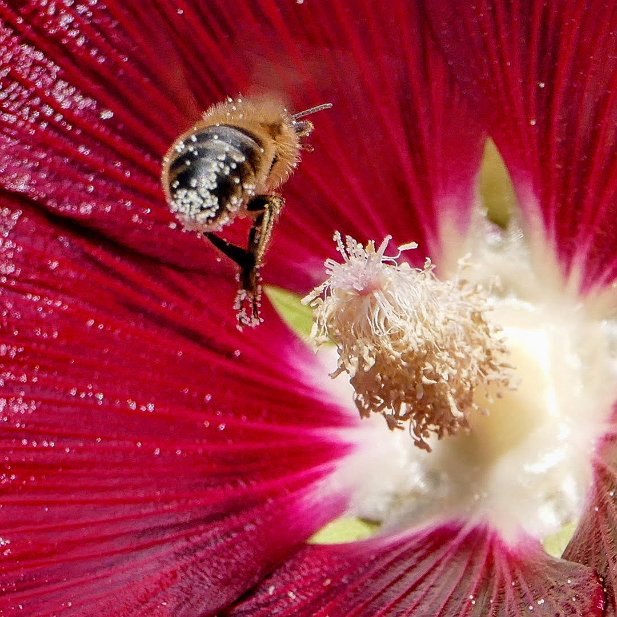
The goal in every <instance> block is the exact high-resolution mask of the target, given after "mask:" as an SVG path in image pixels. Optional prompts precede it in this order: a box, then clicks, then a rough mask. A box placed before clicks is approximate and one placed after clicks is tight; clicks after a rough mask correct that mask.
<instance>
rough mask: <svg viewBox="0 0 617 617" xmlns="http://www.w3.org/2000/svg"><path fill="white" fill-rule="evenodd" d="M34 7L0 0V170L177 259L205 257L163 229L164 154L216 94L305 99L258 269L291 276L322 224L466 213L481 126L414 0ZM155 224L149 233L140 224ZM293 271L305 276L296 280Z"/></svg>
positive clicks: (323, 233)
mask: <svg viewBox="0 0 617 617" xmlns="http://www.w3.org/2000/svg"><path fill="white" fill-rule="evenodd" d="M140 6H141V5H137V4H135V5H128V4H127V3H126V2H124V1H120V0H109V1H108V2H107V3H106V5H105V6H103V4H101V3H96V4H91V5H90V4H86V5H83V4H81V3H64V4H62V5H61V6H55V5H54V7H52V5H49V6H48V3H47V2H44V1H43V0H30V1H28V2H10V1H7V0H4V1H0V18H1V20H2V24H3V25H2V29H1V30H0V35H1V38H0V70H1V71H2V72H1V73H0V75H1V80H2V81H1V82H0V87H1V89H2V91H3V93H4V95H3V97H1V98H0V109H1V110H2V112H3V113H2V115H1V116H0V128H1V129H2V130H1V131H0V184H2V185H3V186H5V187H7V188H9V189H10V190H11V191H18V192H20V193H24V194H25V195H27V196H28V197H30V198H31V199H33V200H35V201H36V202H37V203H38V204H40V205H42V206H43V207H45V208H48V209H52V210H53V211H55V212H59V213H61V214H62V215H63V216H66V217H70V218H72V219H75V220H78V221H79V222H80V223H82V224H84V225H86V226H88V227H91V228H96V229H97V230H99V231H102V232H104V234H105V235H106V236H108V237H111V238H114V239H115V240H118V241H120V242H122V243H124V244H126V245H128V246H131V247H132V248H136V249H138V250H139V251H140V252H142V253H146V254H149V255H156V256H159V257H163V258H165V259H166V260H167V261H171V262H173V263H181V264H183V265H186V264H189V263H191V265H192V266H194V267H203V265H204V264H207V263H211V259H212V256H211V254H210V253H208V254H205V251H204V250H203V243H202V242H199V241H198V239H196V238H195V237H193V236H191V235H186V236H179V232H178V231H177V230H172V229H169V225H170V224H172V223H173V219H172V217H171V215H170V214H169V212H168V209H167V206H166V204H165V203H164V199H163V195H162V191H161V189H160V186H159V174H160V167H161V158H162V156H163V154H164V152H165V151H166V149H167V147H168V146H169V145H170V144H171V142H172V141H173V139H174V138H175V137H176V136H177V134H178V133H179V132H180V131H181V130H183V129H185V128H187V127H188V126H189V125H190V124H192V123H193V122H195V121H196V119H197V118H198V117H199V113H200V111H201V110H204V109H205V108H207V107H208V106H209V105H211V104H212V103H215V102H218V101H220V100H222V99H223V98H224V97H225V96H228V95H236V94H237V93H245V94H247V93H248V94H250V93H252V92H273V93H278V94H279V95H280V96H282V97H283V98H284V99H286V100H288V101H289V106H290V108H292V109H294V110H300V109H304V108H307V107H310V106H311V105H314V104H318V103H322V102H326V101H328V102H332V103H333V104H334V107H333V109H331V110H328V111H324V112H320V113H319V114H317V115H315V116H314V118H313V119H314V122H315V126H316V129H315V132H314V135H312V136H311V137H310V139H309V141H310V143H311V144H312V145H313V146H314V152H306V153H305V154H304V157H303V159H304V160H303V162H302V164H301V166H300V168H299V169H298V171H297V173H296V174H295V176H294V177H293V178H292V180H291V181H290V182H289V183H288V185H287V186H285V187H283V193H284V195H285V196H286V197H287V206H288V207H287V208H286V211H285V213H284V216H283V220H282V224H281V227H280V229H279V230H278V232H277V234H276V245H275V247H274V248H273V250H272V252H271V255H270V257H269V261H270V267H269V269H270V272H269V274H268V271H266V272H265V275H266V280H271V281H274V282H276V283H278V284H286V285H289V284H290V283H289V279H290V273H294V277H293V278H294V279H295V282H293V283H291V284H292V286H295V287H298V288H299V289H300V288H301V289H302V290H303V291H305V290H306V288H307V287H308V286H310V284H311V283H312V282H313V280H311V281H306V278H305V276H304V275H306V274H308V275H309V276H311V278H312V275H313V273H314V272H315V271H319V272H321V264H322V262H323V260H324V258H325V257H326V256H327V255H328V254H330V253H331V252H332V250H333V245H332V242H331V238H332V234H333V232H334V231H335V230H337V229H338V230H340V231H341V232H342V233H349V234H353V235H355V236H356V237H358V238H360V239H363V240H365V239H367V238H375V239H381V238H382V237H383V236H385V235H386V234H387V233H392V232H393V231H395V232H396V235H397V237H396V238H395V240H396V241H398V242H408V241H410V240H417V241H418V242H420V243H421V247H422V255H420V254H418V256H419V259H422V258H423V255H424V254H427V253H431V254H432V255H433V256H436V255H437V254H438V253H439V244H438V240H439V237H438V236H439V225H440V223H441V222H443V221H440V216H441V215H443V214H448V215H449V217H450V218H451V219H453V223H454V224H455V225H457V226H459V227H464V226H465V224H466V222H467V218H468V213H469V209H470V207H471V205H472V203H473V195H474V179H475V174H476V172H477V168H478V160H479V156H480V153H481V141H482V134H481V131H480V130H479V128H478V124H477V123H476V122H475V119H474V116H473V114H472V113H471V112H470V111H469V107H468V105H467V104H466V103H465V101H463V100H462V97H461V95H460V93H459V92H458V90H457V89H456V87H455V86H454V85H453V82H452V79H451V77H450V75H449V73H448V72H447V70H446V68H445V65H444V62H443V61H442V59H441V57H440V55H439V54H438V53H436V51H435V48H434V46H433V44H432V42H431V41H430V39H429V37H428V34H427V32H426V28H425V27H424V26H423V24H422V23H421V21H420V18H419V16H418V14H417V13H418V11H417V9H416V7H415V4H414V3H410V2H406V1H404V0H396V1H395V2H390V3H389V5H388V10H387V11H384V10H383V7H382V5H381V3H380V2H379V1H378V0H363V1H362V2H357V3H354V5H353V6H349V7H345V6H343V5H340V6H339V5H335V6H333V5H332V3H331V2H329V1H328V0H312V1H311V2H310V3H309V2H306V3H303V4H300V3H296V2H284V3H280V2H279V3H277V2H273V1H272V0H253V1H250V2H248V1H246V0H241V1H238V2H233V3H230V2H228V1H227V0H210V1H209V2H208V3H207V9H206V8H205V5H204V4H203V2H198V1H196V0H193V1H186V0H185V1H179V2H173V3H170V2H159V1H155V2H153V3H148V5H147V6H146V5H144V7H143V8H140ZM153 238H156V241H153ZM300 281H302V282H300Z"/></svg>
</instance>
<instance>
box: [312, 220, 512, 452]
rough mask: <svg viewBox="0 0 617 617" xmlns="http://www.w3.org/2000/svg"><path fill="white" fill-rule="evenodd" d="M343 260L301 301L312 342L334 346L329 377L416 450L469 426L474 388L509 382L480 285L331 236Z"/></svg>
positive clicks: (366, 413) (491, 389) (328, 269)
mask: <svg viewBox="0 0 617 617" xmlns="http://www.w3.org/2000/svg"><path fill="white" fill-rule="evenodd" d="M334 239H335V240H336V243H337V247H338V251H339V253H340V254H341V256H342V257H343V262H342V263H338V262H336V261H334V260H332V259H329V260H327V261H326V264H325V265H326V272H327V274H328V279H327V280H326V281H325V282H324V283H323V284H322V285H321V286H319V287H317V288H316V289H315V290H313V292H312V293H311V294H309V295H308V296H307V297H306V298H304V300H303V302H304V303H306V304H310V305H311V307H313V308H314V311H315V312H314V324H313V331H312V338H313V340H314V341H315V342H316V343H317V344H321V343H324V342H326V341H333V342H334V343H335V344H336V346H337V349H338V353H339V359H338V369H337V370H336V371H335V372H334V373H333V374H332V377H336V376H338V375H340V374H341V373H343V372H346V373H348V374H349V376H350V381H351V384H352V386H353V388H354V390H355V393H354V399H355V403H356V406H357V408H358V410H359V412H360V415H361V416H363V417H367V416H369V415H370V414H371V413H380V414H382V415H383V416H384V417H385V419H386V420H387V423H388V426H389V427H390V428H391V429H394V428H402V427H404V426H408V427H409V431H410V434H412V436H413V438H414V441H415V443H416V445H418V446H419V447H421V448H423V449H425V450H430V447H429V445H428V443H427V439H428V438H429V437H430V435H431V434H432V433H434V434H436V435H437V436H438V437H443V436H444V435H448V434H453V433H456V432H457V431H459V430H460V429H462V428H468V426H469V424H468V418H469V414H470V413H472V412H473V411H477V410H478V406H477V404H476V403H475V402H474V395H475V393H476V391H477V390H478V389H479V388H482V389H483V390H484V391H486V392H494V393H496V394H498V391H499V388H500V387H501V388H503V387H505V386H507V385H508V368H509V367H508V365H507V364H506V363H505V361H504V360H505V355H506V348H505V346H504V344H503V341H502V340H501V338H500V337H499V335H498V331H497V329H496V328H495V327H494V326H493V325H491V323H490V322H489V321H488V320H487V319H486V311H487V308H488V307H487V303H486V296H485V293H484V292H483V289H482V288H481V287H479V286H477V285H472V284H470V283H468V282H467V281H466V280H465V277H464V271H465V267H466V266H465V264H462V263H461V265H460V267H459V271H458V273H457V275H456V276H455V277H454V278H452V279H450V280H448V281H440V280H438V279H437V278H436V277H435V275H434V274H433V265H432V263H431V261H430V260H429V259H427V260H426V263H425V265H424V268H421V269H419V268H412V267H410V266H409V264H408V263H406V262H402V263H399V259H400V255H401V252H402V251H403V250H407V249H411V248H416V245H415V244H410V245H405V246H403V247H400V249H399V253H398V255H396V256H395V257H388V256H386V255H385V251H386V248H387V245H388V243H389V241H390V239H391V238H390V237H386V239H385V240H384V241H383V242H382V243H381V245H380V246H379V248H377V249H376V248H375V244H374V242H369V243H368V244H367V246H366V248H365V247H363V246H362V245H361V244H359V243H358V242H356V241H355V240H354V239H352V238H350V237H347V238H346V239H345V243H343V241H342V239H341V236H340V234H339V233H338V232H337V233H336V234H335V236H334Z"/></svg>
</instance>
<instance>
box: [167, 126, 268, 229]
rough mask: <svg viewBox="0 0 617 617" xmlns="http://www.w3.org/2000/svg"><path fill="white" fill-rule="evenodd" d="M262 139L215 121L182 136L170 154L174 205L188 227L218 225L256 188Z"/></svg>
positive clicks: (170, 175) (229, 218) (169, 184)
mask: <svg viewBox="0 0 617 617" xmlns="http://www.w3.org/2000/svg"><path fill="white" fill-rule="evenodd" d="M262 151H263V150H262V144H261V143H260V142H259V141H258V140H257V139H256V138H255V137H254V136H252V135H251V134H249V133H247V132H245V131H243V130H241V129H238V128H236V127H233V126H227V125H219V126H210V127H207V128H204V129H201V130H197V131H196V132H194V133H192V134H191V135H189V136H187V137H185V138H183V139H182V140H181V141H178V142H177V143H176V144H174V146H173V147H172V149H171V152H170V153H169V155H168V157H167V174H166V180H167V183H168V186H167V189H168V191H169V195H170V199H171V204H170V205H171V209H172V211H173V212H175V213H176V215H177V216H178V217H179V218H180V219H181V220H182V222H183V223H184V225H185V227H187V228H188V229H197V230H199V231H216V230H217V229H219V228H221V227H222V226H223V225H225V224H226V223H227V222H229V221H230V220H231V219H232V218H233V217H234V215H235V214H236V213H237V212H238V210H239V209H240V208H241V207H242V206H243V204H245V203H246V202H247V201H248V200H249V199H250V198H251V197H252V196H253V195H254V194H255V182H256V165H257V162H258V161H259V156H260V154H261V152H262Z"/></svg>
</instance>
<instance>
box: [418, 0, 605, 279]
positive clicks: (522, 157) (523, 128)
mask: <svg viewBox="0 0 617 617" xmlns="http://www.w3.org/2000/svg"><path fill="white" fill-rule="evenodd" d="M424 4H425V9H426V12H427V14H428V15H429V17H430V21H431V24H432V27H433V30H434V33H435V35H436V38H437V39H438V44H439V45H440V47H441V48H442V49H443V50H444V51H445V54H446V56H447V59H448V63H449V64H450V66H451V67H452V70H453V72H454V74H456V76H457V77H458V78H459V80H460V81H461V83H463V84H464V87H465V90H466V91H467V92H468V93H469V94H470V95H471V96H475V98H476V100H477V109H478V113H480V114H482V115H483V117H484V118H485V119H486V122H487V125H488V126H489V127H490V133H491V136H492V137H493V139H494V140H495V142H496V143H497V146H498V147H499V149H500V150H501V152H502V154H503V156H504V159H505V161H506V163H507V165H508V166H509V168H510V171H511V174H512V177H513V180H514V183H515V185H516V188H517V192H518V196H519V198H520V201H521V204H522V206H523V208H524V210H525V213H526V215H527V217H528V222H530V221H531V222H533V221H535V220H536V218H537V219H539V220H541V221H542V222H543V223H544V227H545V230H546V235H547V237H548V242H549V243H550V244H552V245H553V247H554V250H555V251H556V253H557V254H558V256H559V259H560V261H561V264H562V267H563V270H564V272H565V273H566V274H571V273H573V270H576V272H575V273H574V274H575V275H576V276H580V278H581V281H580V285H581V287H582V288H583V289H589V288H590V287H593V286H595V285H600V284H607V283H609V282H610V281H612V280H613V279H614V278H615V277H616V276H617V252H616V251H615V243H616V242H617V222H616V221H617V123H616V122H615V114H617V96H616V94H615V93H617V12H616V11H615V5H614V3H613V2H610V1H607V0H584V1H582V2H556V1H552V0H551V1H549V2H546V1H545V0H524V1H521V2H497V1H494V0H480V1H479V2H462V3H453V2H448V1H445V0H428V1H427V2H425V3H424ZM579 270H580V271H579Z"/></svg>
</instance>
